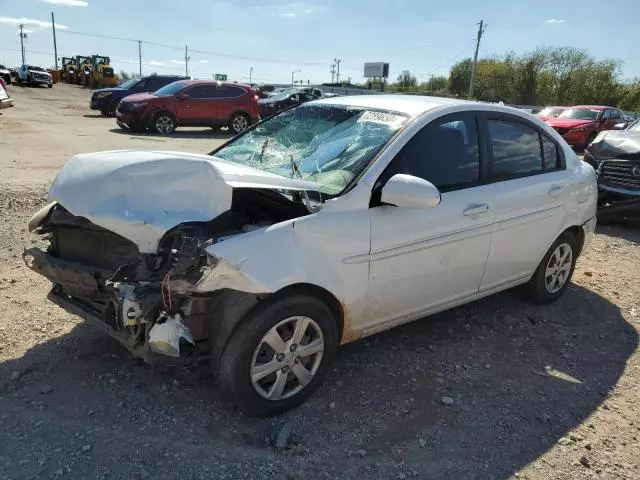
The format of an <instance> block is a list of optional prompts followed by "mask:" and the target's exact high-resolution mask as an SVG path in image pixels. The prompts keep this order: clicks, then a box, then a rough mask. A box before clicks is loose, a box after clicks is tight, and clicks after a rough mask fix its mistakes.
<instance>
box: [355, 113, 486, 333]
mask: <svg viewBox="0 0 640 480" xmlns="http://www.w3.org/2000/svg"><path fill="white" fill-rule="evenodd" d="M480 151H481V149H480V148H479V138H478V123H477V118H476V115H475V114H473V113H458V114H450V115H446V116H444V117H441V118H440V119H437V120H435V121H433V122H431V123H430V124H428V125H426V126H425V127H424V128H423V129H422V130H420V131H418V133H416V135H414V137H413V138H411V140H409V141H408V142H407V144H406V145H405V146H404V147H403V149H402V150H401V151H400V152H399V154H398V155H397V156H396V157H395V158H394V159H393V160H392V161H391V163H390V164H389V166H388V167H387V169H386V170H385V171H384V173H383V174H382V175H381V176H380V178H379V179H378V181H377V182H376V185H375V187H374V191H373V199H372V208H370V215H371V253H370V282H369V285H370V288H369V293H368V295H367V298H368V302H369V305H370V308H371V309H372V310H373V311H375V314H372V315H369V316H368V318H366V317H365V318H362V320H361V321H362V322H364V323H365V324H364V325H362V328H363V329H364V330H368V331H370V333H373V332H374V331H378V330H384V329H386V328H390V327H392V326H394V325H397V324H400V323H405V322H407V321H411V320H414V319H417V318H420V317H421V316H422V315H423V314H425V313H427V312H428V311H430V310H435V309H437V308H438V307H444V306H446V305H449V304H452V303H454V302H455V301H457V300H460V299H463V298H466V297H470V296H472V295H474V294H476V293H477V292H478V288H479V285H480V281H481V279H482V275H483V273H484V269H485V265H486V261H487V256H488V253H489V244H490V237H491V222H492V214H491V210H490V206H491V197H490V188H489V186H488V185H481V178H482V174H481V162H480V156H481V153H480ZM398 173H403V174H408V175H413V176H416V177H419V178H422V179H424V180H428V181H430V182H431V183H433V184H434V185H435V186H436V187H437V188H438V189H439V190H440V192H441V200H440V203H439V205H437V206H435V207H433V208H405V207H397V206H391V205H384V204H381V202H380V200H379V199H380V192H381V189H382V188H384V184H385V183H386V182H387V181H388V180H389V179H390V178H391V177H392V176H393V175H395V174H398Z"/></svg>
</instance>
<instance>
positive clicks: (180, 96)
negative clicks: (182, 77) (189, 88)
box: [176, 93, 191, 100]
mask: <svg viewBox="0 0 640 480" xmlns="http://www.w3.org/2000/svg"><path fill="white" fill-rule="evenodd" d="M176 98H177V99H178V100H189V98H191V97H189V95H187V94H186V93H179V94H178V96H177V97H176Z"/></svg>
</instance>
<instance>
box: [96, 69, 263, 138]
mask: <svg viewBox="0 0 640 480" xmlns="http://www.w3.org/2000/svg"><path fill="white" fill-rule="evenodd" d="M90 108H91V109H92V110H99V111H100V112H101V113H102V114H103V115H105V116H108V115H113V114H115V115H116V118H117V120H116V121H117V124H118V125H119V126H120V127H121V128H124V129H127V130H131V131H134V132H143V131H145V130H147V129H148V130H151V131H154V132H156V133H160V134H170V133H172V132H173V131H174V130H175V129H176V128H178V127H181V126H190V127H211V128H213V129H219V128H222V127H228V128H229V131H231V132H232V133H235V134H237V133H240V132H242V131H244V130H246V129H247V128H248V127H249V126H251V125H252V124H254V123H256V122H257V121H258V120H259V118H260V109H259V106H258V95H257V93H256V91H255V90H254V89H253V88H252V87H250V86H249V85H244V84H238V83H229V82H219V81H214V80H189V79H188V77H182V76H175V75H150V76H148V77H142V78H135V79H131V80H129V81H127V82H125V83H123V84H122V85H120V86H119V87H114V88H103V89H99V90H94V91H93V93H92V95H91V101H90Z"/></svg>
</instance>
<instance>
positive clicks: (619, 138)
mask: <svg viewBox="0 0 640 480" xmlns="http://www.w3.org/2000/svg"><path fill="white" fill-rule="evenodd" d="M587 150H588V151H589V153H591V154H592V155H593V156H594V157H595V158H597V159H598V160H606V159H610V158H619V157H628V156H631V155H638V156H640V132H638V131H624V130H607V131H605V132H601V133H600V134H599V135H598V136H597V137H596V138H595V139H594V141H593V143H591V145H589V147H588V148H587Z"/></svg>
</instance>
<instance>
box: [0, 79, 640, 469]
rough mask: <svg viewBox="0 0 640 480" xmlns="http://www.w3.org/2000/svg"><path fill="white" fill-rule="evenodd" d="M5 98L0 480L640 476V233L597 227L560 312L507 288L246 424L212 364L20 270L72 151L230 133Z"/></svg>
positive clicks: (199, 148) (66, 91)
mask: <svg viewBox="0 0 640 480" xmlns="http://www.w3.org/2000/svg"><path fill="white" fill-rule="evenodd" d="M9 92H10V93H11V94H12V95H13V96H14V97H15V98H16V101H15V104H16V106H15V107H14V108H11V109H7V110H4V111H2V113H1V114H0V167H1V168H2V172H3V174H2V177H1V178H0V225H1V226H2V228H1V229H0V300H1V301H2V302H3V305H2V308H3V310H4V312H5V314H4V315H3V316H2V318H1V319H0V336H1V339H2V341H0V362H1V363H0V478H11V479H14V478H15V479H18V478H79V479H87V478H105V479H106V478H113V479H121V478H127V479H136V478H185V479H191V478H228V479H237V478H250V479H278V480H280V479H302V478H305V479H309V478H313V479H315V478H327V479H330V478H375V479H396V478H397V479H403V478H407V479H409V478H423V479H439V478H452V479H506V478H515V477H517V478H520V479H522V478H525V479H556V478H557V479H579V478H580V479H581V478H598V479H599V478H608V479H637V478H640V441H639V437H640V403H639V402H638V394H639V393H640V382H639V378H640V355H639V353H638V329H639V328H640V282H639V281H638V270H640V248H638V244H639V243H640V231H638V230H632V229H630V228H623V227H616V226H606V227H599V229H598V232H597V234H596V236H595V238H594V241H593V243H592V244H591V245H590V246H589V248H588V249H587V251H586V252H585V253H584V254H583V256H582V257H581V258H580V260H579V262H578V265H577V267H576V271H575V274H574V280H573V283H572V285H571V286H570V288H569V290H568V291H567V294H566V295H565V296H564V297H563V298H562V299H561V300H560V301H558V302H557V303H555V304H553V305H549V306H545V307H539V306H531V305H529V304H526V303H524V302H523V301H522V300H521V299H520V298H519V296H518V294H517V292H506V293H503V294H499V295H496V296H494V297H491V298H487V299H484V300H481V301H478V302H475V303H473V304H471V305H467V306H465V307H461V308H457V309H454V310H452V311H449V312H445V313H442V314H438V315H435V316H433V317H430V318H429V319H427V320H424V321H418V322H414V323H412V324H409V325H406V326H404V327H400V328H396V329H394V330H391V331H388V332H385V333H382V334H379V335H376V336H374V337H371V338H368V339H365V340H362V341H359V342H356V343H354V344H351V345H348V346H346V347H344V348H342V349H341V350H340V352H339V355H338V359H337V361H336V363H335V365H334V368H333V370H332V372H331V373H330V375H329V377H328V379H327V381H326V382H325V384H324V385H323V386H322V387H321V388H320V389H319V391H318V392H317V394H316V395H315V396H314V397H313V398H312V399H311V400H310V401H309V402H307V403H306V404H305V405H303V406H302V407H300V408H298V409H297V410H295V411H292V412H289V413H287V414H285V415H282V416H280V417H278V418H274V419H262V420H255V419H250V418H247V417H245V416H243V415H242V414H240V413H238V412H237V411H235V410H234V408H233V407H232V406H231V405H230V404H229V403H228V402H227V401H226V400H225V399H224V398H223V397H222V396H221V394H220V392H219V390H218V389H217V387H216V386H215V384H214V383H213V381H212V379H211V377H210V375H209V373H208V371H207V368H206V365H196V366H191V367H188V368H187V367H182V368H177V367H175V368H169V367H150V366H147V365H143V364H140V363H137V362H135V361H133V360H132V359H131V358H130V357H129V355H128V353H127V352H126V351H125V350H124V348H123V347H121V346H120V345H119V344H117V343H116V342H115V341H114V340H112V339H111V338H109V337H107V336H105V335H104V334H102V333H100V332H98V331H96V330H94V329H92V328H90V327H88V326H85V325H84V324H83V323H81V322H80V321H78V319H77V318H75V317H73V316H71V315H69V314H67V313H65V312H64V311H63V310H61V309H59V308H58V307H56V306H54V305H52V304H50V303H48V302H47V301H46V298H45V297H46V294H47V292H48V288H49V285H48V284H47V283H46V282H45V281H43V280H42V279H41V277H39V276H38V275H36V274H34V273H32V272H31V271H30V270H28V269H27V268H26V267H24V266H23V265H22V261H21V258H20V254H21V252H22V248H23V247H24V246H25V245H29V244H31V243H33V242H34V241H35V239H33V238H32V237H31V236H30V235H28V234H27V232H26V230H25V222H26V220H27V219H28V218H29V216H30V215H31V214H32V213H33V212H34V211H35V210H36V209H37V208H38V206H39V205H41V204H42V202H43V200H42V197H43V195H44V194H45V192H46V185H47V183H48V182H50V181H51V179H52V178H53V175H54V174H55V172H56V170H57V169H58V168H59V167H60V166H61V165H62V164H63V163H64V161H65V160H66V159H67V158H68V156H69V155H71V154H73V153H77V152H82V151H94V150H100V149H111V148H146V147H154V148H156V147H160V148H163V149H184V150H190V151H195V152H207V151H210V150H212V149H213V148H214V147H215V146H216V145H217V144H219V143H220V142H221V141H222V139H223V138H224V135H220V134H214V133H212V132H211V131H210V130H186V131H183V132H179V133H177V134H176V136H175V137H172V138H159V137H155V136H152V135H137V136H131V135H128V134H121V133H119V132H117V131H116V130H114V125H115V121H114V120H113V119H103V118H97V117H95V116H94V115H93V113H92V112H90V111H89V110H88V108H87V104H88V93H87V91H86V90H83V89H81V88H75V87H70V86H65V85H56V86H54V88H53V89H36V88H20V87H15V86H10V87H9ZM44 99H46V100H47V101H43V100H44ZM85 117H89V118H85Z"/></svg>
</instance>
